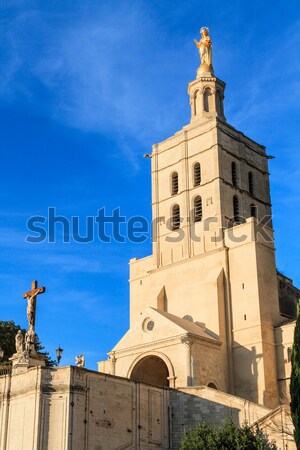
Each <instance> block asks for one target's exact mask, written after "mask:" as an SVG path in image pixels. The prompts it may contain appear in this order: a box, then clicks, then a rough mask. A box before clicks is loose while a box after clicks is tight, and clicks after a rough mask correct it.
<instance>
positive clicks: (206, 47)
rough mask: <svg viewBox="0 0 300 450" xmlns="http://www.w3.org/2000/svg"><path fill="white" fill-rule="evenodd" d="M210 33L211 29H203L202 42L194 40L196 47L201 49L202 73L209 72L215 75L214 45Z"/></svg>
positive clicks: (201, 30) (201, 31)
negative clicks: (213, 64) (213, 61)
mask: <svg viewBox="0 0 300 450" xmlns="http://www.w3.org/2000/svg"><path fill="white" fill-rule="evenodd" d="M208 33H209V29H208V28H207V27H202V28H201V29H200V34H201V39H200V41H199V42H198V41H197V40H196V39H194V42H195V44H196V47H197V48H198V49H199V54H200V58H201V66H200V72H209V73H212V74H213V66H212V43H211V39H210V36H209V34H208Z"/></svg>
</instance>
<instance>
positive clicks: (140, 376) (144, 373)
mask: <svg viewBox="0 0 300 450" xmlns="http://www.w3.org/2000/svg"><path fill="white" fill-rule="evenodd" d="M130 379H131V380H133V381H140V382H142V383H150V384H156V385H159V386H169V370H168V367H167V365H166V363H165V362H164V360H163V359H162V358H160V357H159V356H156V355H149V356H145V357H144V358H142V359H140V360H139V361H138V362H137V363H136V365H135V366H134V368H133V369H132V372H131V375H130Z"/></svg>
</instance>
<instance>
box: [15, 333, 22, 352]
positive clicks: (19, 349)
mask: <svg viewBox="0 0 300 450" xmlns="http://www.w3.org/2000/svg"><path fill="white" fill-rule="evenodd" d="M15 342H16V352H17V353H18V355H21V354H22V353H23V350H24V338H23V334H22V331H21V330H18V332H17V334H16V337H15Z"/></svg>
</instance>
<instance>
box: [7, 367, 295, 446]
mask: <svg viewBox="0 0 300 450" xmlns="http://www.w3.org/2000/svg"><path fill="white" fill-rule="evenodd" d="M271 414H272V411H271V410H270V409H267V408H265V407H263V406H261V405H257V404H255V403H251V402H249V401H246V400H243V399H241V398H238V397H235V396H232V395H229V394H225V393H222V392H220V391H216V390H214V389H210V388H207V387H190V388H182V389H169V388H160V387H156V386H151V385H147V384H144V383H139V382H134V381H130V380H128V379H126V378H120V377H116V376H112V375H106V374H103V373H99V372H94V371H90V370H86V369H80V368H77V367H72V366H68V367H59V368H41V367H34V368H30V369H28V370H27V371H25V372H23V373H19V374H13V375H12V376H10V375H6V376H0V450H86V449H88V450H120V449H124V450H125V449H128V450H129V449H130V450H150V449H160V450H167V449H168V450H178V449H179V447H180V441H181V437H182V434H183V432H184V430H185V429H186V428H188V427H191V426H193V425H195V424H196V423H197V422H198V421H199V420H205V421H207V422H210V423H216V424H222V423H223V422H224V420H225V419H226V418H227V417H231V418H233V419H234V420H235V422H236V423H237V424H241V423H243V422H244V421H245V420H247V421H248V423H249V424H252V423H255V422H259V421H263V422H262V423H263V426H264V427H265V428H266V430H267V431H268V423H269V422H270V419H269V417H271ZM280 417H281V416H280V414H277V415H276V420H277V422H278V421H279V422H278V423H279V426H280V420H281V419H280ZM265 418H268V419H265ZM284 420H285V423H286V421H287V418H286V417H285V419H284ZM272 423H274V421H273V422H272ZM284 442H285V443H286V442H288V447H285V448H284V450H293V449H294V448H295V447H293V445H292V442H291V440H289V441H287V440H285V441H284ZM280 443H281V442H280ZM279 448H281V447H279Z"/></svg>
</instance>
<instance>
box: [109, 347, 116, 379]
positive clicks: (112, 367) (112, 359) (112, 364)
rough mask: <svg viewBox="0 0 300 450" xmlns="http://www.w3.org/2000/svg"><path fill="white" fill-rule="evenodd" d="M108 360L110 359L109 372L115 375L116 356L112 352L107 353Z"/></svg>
mask: <svg viewBox="0 0 300 450" xmlns="http://www.w3.org/2000/svg"><path fill="white" fill-rule="evenodd" d="M109 360H110V373H111V375H116V362H117V358H116V357H115V353H114V352H113V353H111V354H110V355H109Z"/></svg>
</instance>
